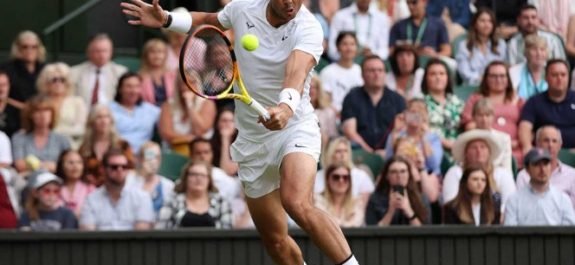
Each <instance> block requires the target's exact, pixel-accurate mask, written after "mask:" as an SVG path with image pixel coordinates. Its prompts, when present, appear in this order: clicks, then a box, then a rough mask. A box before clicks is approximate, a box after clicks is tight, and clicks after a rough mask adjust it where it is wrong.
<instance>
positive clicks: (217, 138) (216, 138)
mask: <svg viewBox="0 0 575 265" xmlns="http://www.w3.org/2000/svg"><path fill="white" fill-rule="evenodd" d="M225 112H231V113H233V114H234V115H235V113H234V108H233V107H232V106H224V107H222V108H221V109H220V110H219V111H218V114H217V115H216V125H215V126H214V134H213V135H212V138H211V139H210V144H211V145H212V152H213V154H214V158H213V161H212V165H214V166H215V167H219V166H220V157H221V156H222V153H221V149H222V135H221V133H220V129H219V128H218V122H219V121H220V118H221V117H222V114H224V113H225ZM237 137H238V130H237V129H236V132H235V133H234V135H232V139H231V141H232V142H233V141H235V140H236V138H237ZM190 147H191V145H190ZM190 151H191V148H190Z"/></svg>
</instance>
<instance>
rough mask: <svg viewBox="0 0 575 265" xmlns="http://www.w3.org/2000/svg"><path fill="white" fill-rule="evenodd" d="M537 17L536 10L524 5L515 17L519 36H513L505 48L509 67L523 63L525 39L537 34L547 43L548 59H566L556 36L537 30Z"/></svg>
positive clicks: (563, 49) (531, 6)
mask: <svg viewBox="0 0 575 265" xmlns="http://www.w3.org/2000/svg"><path fill="white" fill-rule="evenodd" d="M539 21H540V20H539V17H537V8H535V6H533V5H524V6H522V7H521V9H520V11H519V16H518V17H517V26H518V28H519V34H515V36H513V38H511V39H510V40H509V43H508V46H507V60H508V62H509V64H510V65H515V64H519V63H523V62H525V56H524V54H525V52H524V50H525V43H524V40H525V37H527V36H528V35H530V34H537V35H538V36H540V37H543V38H544V39H545V41H547V48H548V50H547V51H548V52H549V53H548V54H547V55H548V56H549V59H554V58H558V59H566V55H565V47H564V46H563V41H562V40H561V38H560V37H558V36H557V35H555V34H553V33H551V32H548V31H544V30H541V29H539V28H540V25H539Z"/></svg>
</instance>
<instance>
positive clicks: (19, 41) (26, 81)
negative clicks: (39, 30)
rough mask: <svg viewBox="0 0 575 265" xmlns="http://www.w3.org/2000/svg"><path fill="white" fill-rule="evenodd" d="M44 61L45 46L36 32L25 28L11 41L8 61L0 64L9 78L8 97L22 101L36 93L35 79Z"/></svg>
mask: <svg viewBox="0 0 575 265" xmlns="http://www.w3.org/2000/svg"><path fill="white" fill-rule="evenodd" d="M45 61H46V48H45V47H44V44H42V41H41V40H40V38H39V37H38V35H36V33H34V32H32V31H29V30H25V31H22V32H20V33H18V36H17V37H16V39H15V40H14V41H13V42H12V48H11V50H10V61H8V62H6V63H4V64H3V65H2V66H0V68H1V69H3V70H4V71H6V73H7V74H8V77H9V80H10V87H11V89H10V94H9V95H10V98H12V99H14V100H17V101H20V102H24V101H27V100H28V99H30V98H31V97H33V96H34V95H36V79H37V78H38V74H40V71H42V68H43V67H44V62H45Z"/></svg>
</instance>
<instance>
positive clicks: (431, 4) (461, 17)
mask: <svg viewBox="0 0 575 265" xmlns="http://www.w3.org/2000/svg"><path fill="white" fill-rule="evenodd" d="M445 8H447V9H448V10H449V16H450V17H451V21H453V22H455V23H457V24H459V25H461V26H463V27H464V28H467V27H468V26H469V21H470V20H471V10H470V9H469V0H428V2H427V10H426V12H427V14H429V15H430V16H434V17H438V18H441V16H442V14H443V10H444V9H445Z"/></svg>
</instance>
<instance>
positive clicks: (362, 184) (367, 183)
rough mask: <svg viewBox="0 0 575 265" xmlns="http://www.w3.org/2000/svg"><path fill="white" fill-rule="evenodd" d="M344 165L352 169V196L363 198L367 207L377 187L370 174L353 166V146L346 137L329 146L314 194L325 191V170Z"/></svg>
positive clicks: (318, 174) (323, 157)
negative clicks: (333, 165) (335, 165)
mask: <svg viewBox="0 0 575 265" xmlns="http://www.w3.org/2000/svg"><path fill="white" fill-rule="evenodd" d="M342 163H343V164H345V165H346V166H347V167H349V168H350V176H351V195H352V196H353V197H359V198H361V200H362V202H363V205H366V204H367V201H368V200H369V195H371V193H372V192H373V190H374V189H375V186H374V185H373V180H372V178H371V177H370V176H369V175H368V173H367V172H365V171H364V170H362V169H360V168H358V167H356V166H355V165H354V164H353V160H352V153H351V144H350V143H349V141H348V140H347V139H346V138H345V137H338V138H334V139H333V140H331V142H330V143H329V144H328V146H327V148H326V152H325V153H324V154H323V156H322V161H321V165H322V166H323V167H324V168H323V169H321V170H319V171H318V172H317V175H316V178H315V185H314V193H316V194H317V193H322V192H324V191H325V188H326V182H325V180H326V177H325V174H326V171H325V168H327V167H328V166H330V165H332V164H342Z"/></svg>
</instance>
